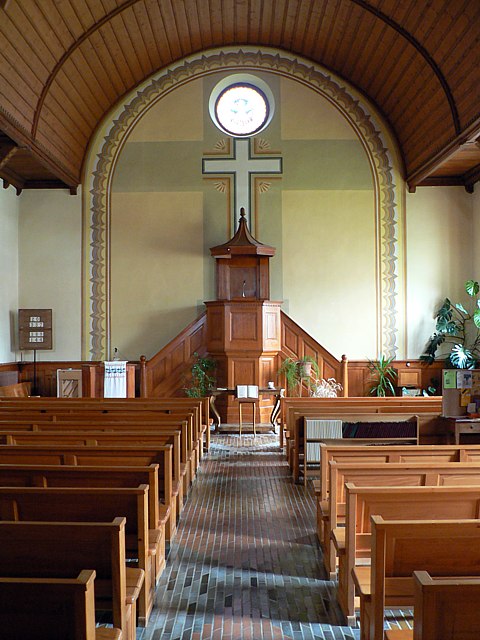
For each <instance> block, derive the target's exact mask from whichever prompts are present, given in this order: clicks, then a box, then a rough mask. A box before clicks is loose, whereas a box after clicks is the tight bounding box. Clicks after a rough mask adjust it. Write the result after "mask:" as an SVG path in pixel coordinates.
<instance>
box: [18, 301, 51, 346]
mask: <svg viewBox="0 0 480 640" xmlns="http://www.w3.org/2000/svg"><path fill="white" fill-rule="evenodd" d="M18 346H19V348H20V350H21V351H24V350H35V351H36V350H37V349H44V350H46V349H52V347H53V344H52V310H51V309H19V310H18Z"/></svg>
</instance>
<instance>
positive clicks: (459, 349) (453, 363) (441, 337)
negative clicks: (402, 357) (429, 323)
mask: <svg viewBox="0 0 480 640" xmlns="http://www.w3.org/2000/svg"><path fill="white" fill-rule="evenodd" d="M465 291H466V292H467V294H468V295H469V296H470V298H472V305H471V307H472V308H471V309H470V311H469V310H467V309H466V308H465V307H464V306H463V304H461V303H460V302H457V303H456V304H453V303H452V302H451V301H450V299H449V298H445V300H444V302H443V304H442V306H441V307H440V309H439V310H438V311H437V313H436V316H435V317H436V320H437V324H436V327H435V333H434V334H433V335H432V336H431V337H430V338H429V340H428V342H427V345H426V347H425V353H423V354H422V355H421V356H420V360H423V361H424V362H426V363H428V364H431V363H432V362H434V360H435V355H436V353H437V350H438V349H439V347H440V346H441V345H442V344H447V343H450V345H452V346H451V347H450V353H449V354H448V355H447V357H446V365H447V367H453V368H455V369H474V368H475V367H476V366H477V362H478V360H479V359H480V300H479V299H478V297H477V296H478V293H479V292H480V285H479V283H478V282H477V281H476V280H467V282H466V283H465ZM473 300H475V302H473Z"/></svg>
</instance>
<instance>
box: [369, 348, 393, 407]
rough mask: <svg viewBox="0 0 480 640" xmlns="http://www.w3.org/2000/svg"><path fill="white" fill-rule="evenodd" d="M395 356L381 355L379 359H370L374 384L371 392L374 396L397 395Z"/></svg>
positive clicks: (370, 369)
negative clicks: (393, 363)
mask: <svg viewBox="0 0 480 640" xmlns="http://www.w3.org/2000/svg"><path fill="white" fill-rule="evenodd" d="M393 360H394V358H393V357H392V358H385V356H383V355H381V356H380V358H379V359H378V360H369V361H368V370H369V371H370V376H371V382H372V386H371V387H370V389H369V393H370V395H372V396H379V397H382V398H383V397H385V396H388V395H392V396H394V395H395V386H394V383H395V380H396V379H397V372H396V370H395V369H394V367H393V366H392V362H393Z"/></svg>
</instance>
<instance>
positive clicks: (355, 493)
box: [332, 483, 480, 624]
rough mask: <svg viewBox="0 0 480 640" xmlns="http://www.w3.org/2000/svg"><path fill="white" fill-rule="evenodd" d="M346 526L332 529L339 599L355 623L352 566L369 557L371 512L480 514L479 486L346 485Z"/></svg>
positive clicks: (416, 516) (419, 516)
mask: <svg viewBox="0 0 480 640" xmlns="http://www.w3.org/2000/svg"><path fill="white" fill-rule="evenodd" d="M346 492H347V511H346V516H345V527H344V528H336V529H333V530H332V538H333V540H334V544H335V547H336V549H337V552H338V555H339V570H338V600H339V603H340V606H341V608H342V611H343V613H344V614H345V616H346V617H347V620H348V623H349V624H354V623H355V605H354V585H353V578H352V570H353V569H354V568H355V566H356V565H357V564H359V563H362V562H363V563H365V559H368V560H370V557H371V546H370V544H371V529H370V516H371V515H378V516H381V517H382V518H383V519H384V520H399V519H400V518H401V519H402V520H423V519H425V516H426V515H427V514H428V515H429V516H430V518H431V520H467V519H474V518H478V517H479V516H480V487H478V486H476V487H356V486H355V485H353V484H351V483H347V485H346Z"/></svg>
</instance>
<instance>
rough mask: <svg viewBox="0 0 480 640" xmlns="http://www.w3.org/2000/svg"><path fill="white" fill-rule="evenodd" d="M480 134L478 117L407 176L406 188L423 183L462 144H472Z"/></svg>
mask: <svg viewBox="0 0 480 640" xmlns="http://www.w3.org/2000/svg"><path fill="white" fill-rule="evenodd" d="M479 133H480V117H478V118H477V119H476V120H474V122H472V124H471V125H470V126H469V127H467V129H465V130H464V131H462V133H461V134H460V135H458V136H456V137H455V138H454V139H453V140H452V141H451V142H450V143H449V144H447V145H445V146H444V147H443V149H441V150H440V151H439V152H438V153H437V154H435V155H434V156H433V157H432V158H430V160H427V161H426V162H425V163H424V164H423V165H422V166H421V167H419V168H418V169H416V170H415V171H414V172H413V173H411V174H410V175H408V176H407V184H408V188H409V189H411V188H412V187H416V186H418V185H420V184H421V183H423V182H424V180H425V178H428V177H429V176H431V174H432V173H433V172H434V171H435V170H436V169H438V167H439V166H440V165H442V164H443V163H444V162H446V161H447V160H448V159H449V158H450V157H451V156H453V155H454V154H455V153H456V152H457V151H458V150H459V149H460V147H462V146H463V145H464V144H468V143H469V142H473V141H474V140H475V139H476V138H477V137H478V134H479Z"/></svg>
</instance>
